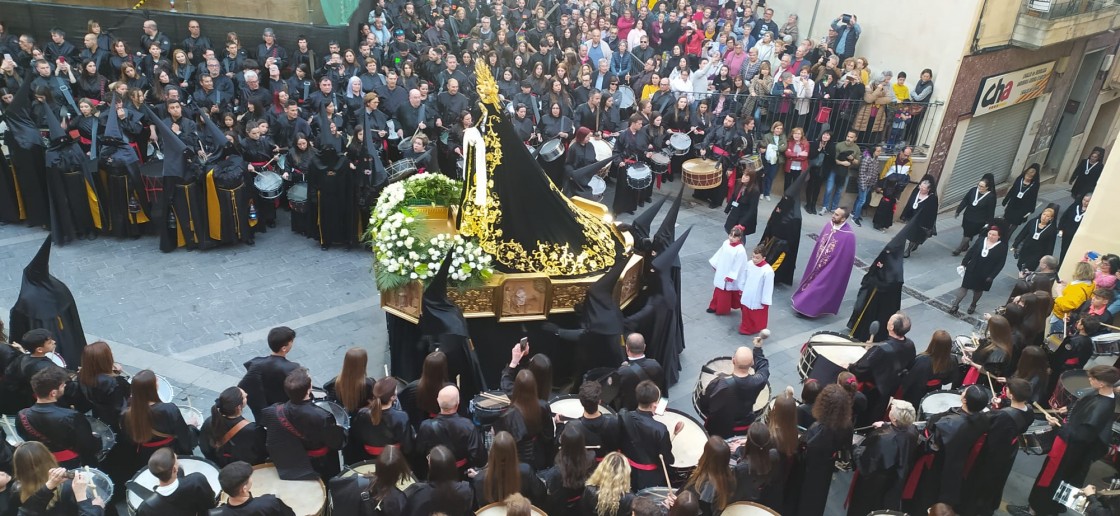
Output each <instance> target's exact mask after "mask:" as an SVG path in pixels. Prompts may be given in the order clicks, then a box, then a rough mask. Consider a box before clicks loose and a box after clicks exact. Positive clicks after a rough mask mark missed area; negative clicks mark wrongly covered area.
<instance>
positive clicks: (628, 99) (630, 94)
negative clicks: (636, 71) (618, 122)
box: [615, 85, 637, 109]
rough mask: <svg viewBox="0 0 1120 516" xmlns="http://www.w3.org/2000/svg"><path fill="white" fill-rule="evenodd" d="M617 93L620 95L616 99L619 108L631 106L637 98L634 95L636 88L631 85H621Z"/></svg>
mask: <svg viewBox="0 0 1120 516" xmlns="http://www.w3.org/2000/svg"><path fill="white" fill-rule="evenodd" d="M615 95H617V97H618V98H616V99H615V105H616V106H618V109H626V108H628V107H631V106H633V105H634V101H635V100H637V98H636V97H635V96H634V90H632V89H630V87H629V86H622V85H619V86H618V92H617V93H615Z"/></svg>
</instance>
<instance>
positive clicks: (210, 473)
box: [126, 455, 222, 514]
mask: <svg viewBox="0 0 1120 516" xmlns="http://www.w3.org/2000/svg"><path fill="white" fill-rule="evenodd" d="M178 461H179V470H180V471H182V472H183V475H184V476H185V475H190V474H191V473H202V475H203V476H205V477H206V482H207V483H208V484H210V488H211V489H213V490H214V493H215V496H216V495H217V493H220V492H222V486H221V485H220V484H218V465H217V464H214V463H213V462H210V461H209V460H206V459H205V458H202V457H195V456H191V455H181V456H179V458H178ZM133 484H135V487H134V486H133ZM126 485H127V489H126V491H127V493H126V497H127V501H128V513H129V514H136V510H137V509H139V508H140V504H142V503H144V500H146V499H147V498H148V497H149V496H151V493H145V492H144V490H147V491H152V490H155V488H156V486H158V485H159V480H158V479H157V478H156V476H155V475H153V474H152V472H151V471H149V470H148V467H147V466H145V467H144V469H141V470H140V471H137V472H136V474H135V475H133V476H132V480H130V481H128V484H126ZM137 491H140V492H137Z"/></svg>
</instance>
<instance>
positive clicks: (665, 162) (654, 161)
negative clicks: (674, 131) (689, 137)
mask: <svg viewBox="0 0 1120 516" xmlns="http://www.w3.org/2000/svg"><path fill="white" fill-rule="evenodd" d="M670 160H672V158H670V157H669V155H668V154H665V153H663V152H655V153H653V155H652V156H650V157H649V168H650V170H652V171H653V173H654V174H657V175H661V174H664V173H666V172H668V171H669V161H670Z"/></svg>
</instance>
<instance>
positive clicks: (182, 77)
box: [171, 48, 195, 92]
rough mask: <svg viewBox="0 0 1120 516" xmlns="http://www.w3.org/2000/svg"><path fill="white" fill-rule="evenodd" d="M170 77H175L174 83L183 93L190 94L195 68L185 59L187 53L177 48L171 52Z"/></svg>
mask: <svg viewBox="0 0 1120 516" xmlns="http://www.w3.org/2000/svg"><path fill="white" fill-rule="evenodd" d="M171 75H174V76H175V83H176V84H178V85H179V87H180V88H182V89H183V90H184V92H190V91H191V88H192V87H193V86H194V80H195V68H194V65H193V64H191V62H190V60H188V59H187V52H186V51H184V50H183V49H181V48H177V49H175V50H173V51H172V52H171Z"/></svg>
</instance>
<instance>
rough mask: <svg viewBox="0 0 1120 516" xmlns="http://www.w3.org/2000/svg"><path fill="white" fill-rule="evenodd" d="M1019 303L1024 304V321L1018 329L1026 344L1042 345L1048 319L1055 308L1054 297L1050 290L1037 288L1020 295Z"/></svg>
mask: <svg viewBox="0 0 1120 516" xmlns="http://www.w3.org/2000/svg"><path fill="white" fill-rule="evenodd" d="M1019 303H1020V304H1022V305H1023V321H1022V323H1021V324H1019V326H1018V328H1017V329H1018V330H1019V332H1020V333H1022V335H1023V342H1024V344H1026V345H1027V346H1040V345H1042V339H1043V338H1045V337H1046V319H1047V318H1049V317H1050V313H1051V312H1052V311H1053V310H1054V298H1052V297H1050V292H1049V291H1045V290H1036V291H1034V292H1027V293H1026V294H1023V295H1021V296H1019Z"/></svg>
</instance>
